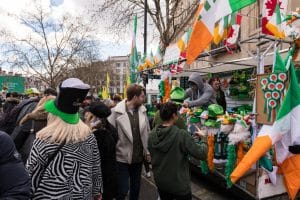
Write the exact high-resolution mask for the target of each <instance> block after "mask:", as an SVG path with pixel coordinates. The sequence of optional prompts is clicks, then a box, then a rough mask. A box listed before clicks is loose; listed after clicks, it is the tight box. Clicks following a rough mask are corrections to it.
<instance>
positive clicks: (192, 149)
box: [183, 133, 208, 160]
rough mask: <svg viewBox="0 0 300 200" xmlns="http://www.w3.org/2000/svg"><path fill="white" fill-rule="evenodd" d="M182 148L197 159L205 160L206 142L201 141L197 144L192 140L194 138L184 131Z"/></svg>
mask: <svg viewBox="0 0 300 200" xmlns="http://www.w3.org/2000/svg"><path fill="white" fill-rule="evenodd" d="M183 137H184V142H183V144H184V148H185V152H186V153H188V154H189V155H191V156H193V157H194V158H197V159H199V160H206V159H207V147H208V146H207V142H206V141H201V142H200V143H199V144H197V143H196V142H195V140H194V138H193V137H192V136H191V135H190V134H187V133H184V135H183Z"/></svg>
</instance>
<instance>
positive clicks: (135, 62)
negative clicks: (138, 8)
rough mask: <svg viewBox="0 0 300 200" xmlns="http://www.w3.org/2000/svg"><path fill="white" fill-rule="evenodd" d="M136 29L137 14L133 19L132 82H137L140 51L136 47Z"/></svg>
mask: <svg viewBox="0 0 300 200" xmlns="http://www.w3.org/2000/svg"><path fill="white" fill-rule="evenodd" d="M136 29H137V16H136V15H135V16H134V21H133V39H132V46H131V52H130V83H135V81H136V74H135V71H136V68H137V66H138V53H137V49H136Z"/></svg>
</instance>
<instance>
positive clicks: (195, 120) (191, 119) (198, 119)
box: [190, 116, 200, 123]
mask: <svg viewBox="0 0 300 200" xmlns="http://www.w3.org/2000/svg"><path fill="white" fill-rule="evenodd" d="M190 122H191V123H199V122H200V117H195V116H192V117H191V118H190Z"/></svg>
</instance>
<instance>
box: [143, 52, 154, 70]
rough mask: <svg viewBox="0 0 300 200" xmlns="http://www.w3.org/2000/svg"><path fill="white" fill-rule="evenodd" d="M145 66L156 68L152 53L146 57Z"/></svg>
mask: <svg viewBox="0 0 300 200" xmlns="http://www.w3.org/2000/svg"><path fill="white" fill-rule="evenodd" d="M145 65H146V67H153V66H154V58H153V53H152V51H151V52H150V54H149V55H147V56H146V58H145Z"/></svg>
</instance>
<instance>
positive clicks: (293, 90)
mask: <svg viewBox="0 0 300 200" xmlns="http://www.w3.org/2000/svg"><path fill="white" fill-rule="evenodd" d="M272 145H275V150H276V160H277V163H278V165H279V167H280V169H281V171H282V174H283V177H284V181H285V185H286V188H287V191H288V194H289V197H290V198H291V199H295V197H296V195H297V192H298V190H299V189H300V154H299V153H300V87H299V85H298V80H297V77H296V73H295V69H294V66H293V63H291V66H290V83H289V89H288V92H287V94H286V97H285V98H284V100H283V103H282V105H281V107H280V110H279V112H278V114H277V116H276V120H275V122H274V124H273V127H272V129H271V131H270V132H269V133H264V134H263V135H260V136H258V137H257V138H256V140H255V141H254V143H253V145H252V147H251V148H250V150H249V151H248V152H247V154H246V155H245V156H244V158H243V160H242V161H241V162H240V163H239V165H238V166H237V167H236V168H235V170H234V171H233V172H232V174H231V176H230V177H231V181H232V182H233V183H234V182H236V181H237V180H238V179H239V178H240V177H241V176H243V174H245V173H246V172H247V171H248V169H249V168H250V167H251V166H252V165H253V164H254V163H255V162H256V161H257V160H258V159H259V158H260V157H261V156H263V155H264V154H265V152H267V151H268V150H269V149H270V148H271V146H272Z"/></svg>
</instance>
